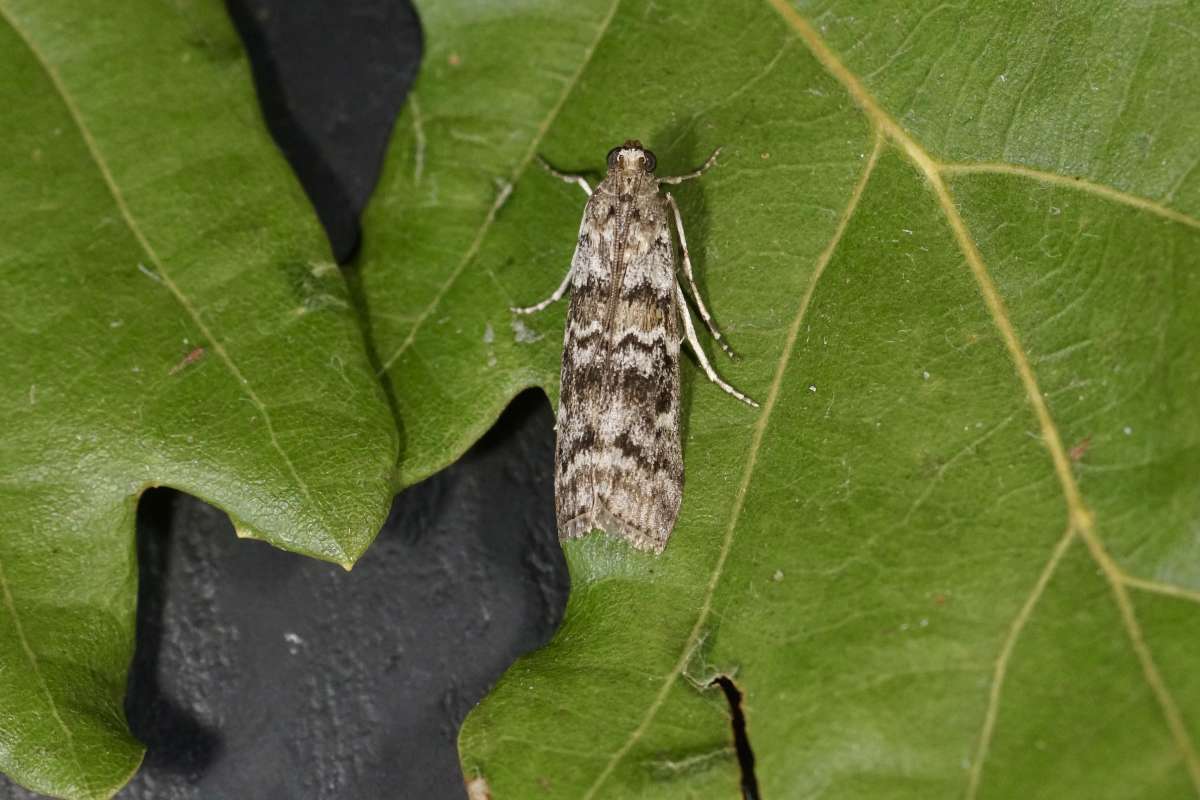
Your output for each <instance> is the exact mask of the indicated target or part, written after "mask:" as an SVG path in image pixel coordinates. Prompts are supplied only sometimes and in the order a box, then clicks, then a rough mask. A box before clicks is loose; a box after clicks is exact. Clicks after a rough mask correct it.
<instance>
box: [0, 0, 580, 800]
mask: <svg viewBox="0 0 1200 800" xmlns="http://www.w3.org/2000/svg"><path fill="white" fill-rule="evenodd" d="M228 6H229V10H230V14H231V16H232V17H233V19H234V21H235V24H236V25H237V27H238V30H239V33H240V34H241V35H242V38H243V41H244V42H245V43H246V46H247V51H248V54H249V56H250V59H251V63H252V65H253V68H254V77H255V83H256V85H257V87H258V90H259V94H260V99H261V102H262V106H263V111H264V118H265V119H266V121H267V124H268V126H269V127H270V129H271V132H272V134H273V135H274V136H275V138H276V141H277V142H278V143H279V144H280V147H281V148H282V149H283V151H284V153H285V154H286V155H287V156H288V158H289V160H290V161H291V163H292V165H293V168H294V169H295V170H296V173H297V175H298V176H299V177H300V179H301V181H302V182H303V183H304V185H305V188H306V190H307V191H308V194H309V197H310V198H311V199H312V201H313V205H314V207H315V208H316V210H317V213H318V216H319V217H320V219H321V221H322V223H323V224H324V225H325V227H326V230H327V232H328V233H329V237H330V244H331V249H332V251H333V253H334V255H335V257H336V258H338V260H339V261H340V262H342V263H343V264H345V265H347V266H346V269H347V270H348V277H349V278H350V280H351V285H354V283H355V280H354V269H355V267H354V265H353V255H354V253H355V252H356V250H357V246H358V242H359V237H360V233H359V226H358V218H359V214H360V213H361V211H362V209H363V207H364V205H365V204H366V202H367V199H368V198H369V195H370V192H371V190H372V189H373V187H374V185H375V181H376V179H377V177H378V171H379V166H380V161H381V159H382V156H383V153H384V149H385V147H386V143H387V139H388V136H389V135H390V132H391V127H392V124H393V122H394V119H395V115H396V114H397V113H398V111H399V108H400V106H401V105H402V103H403V99H404V96H405V94H406V93H407V91H408V88H409V87H410V85H411V83H412V81H413V79H414V78H415V75H416V72H417V68H418V65H419V61H420V53H421V33H420V26H419V22H418V20H417V17H416V15H415V13H414V12H413V11H412V9H411V7H410V6H409V5H408V4H407V3H405V2H400V0H229V3H228ZM553 424H554V419H553V414H552V412H551V409H550V407H549V405H548V403H547V401H546V398H545V396H544V395H542V394H541V393H540V392H526V393H525V394H523V395H521V396H520V397H518V398H517V399H516V400H515V401H514V402H513V404H512V405H511V406H510V407H509V409H508V410H507V411H506V412H505V413H504V415H503V416H502V418H501V419H500V421H499V422H498V423H497V424H496V426H495V427H494V428H493V429H492V431H491V432H490V433H489V434H488V435H487V436H486V437H484V439H483V440H482V441H481V442H480V443H479V444H477V445H476V446H475V447H474V448H472V449H471V451H470V452H469V453H468V454H467V455H466V457H465V458H463V459H462V460H461V461H460V462H459V463H457V464H455V465H454V466H452V467H450V468H449V469H447V470H445V471H444V472H442V473H440V474H439V475H436V476H435V477H433V478H431V479H430V480H428V481H426V482H425V483H422V484H420V485H419V486H415V487H413V488H411V489H409V490H407V491H405V492H404V493H402V494H401V495H400V496H399V497H397V498H396V501H395V503H394V505H393V507H392V512H391V516H390V517H389V519H388V522H387V524H386V525H385V527H384V529H383V531H382V532H381V533H380V534H379V538H378V539H377V541H376V542H375V544H374V545H373V546H372V547H371V549H370V550H368V552H367V554H366V555H365V556H364V557H363V558H362V560H361V561H359V563H358V565H357V566H356V567H355V568H354V570H353V572H349V573H348V572H345V571H344V570H342V569H341V568H340V567H337V566H334V565H331V564H326V563H322V562H318V561H313V560H309V559H305V558H302V557H299V556H295V555H291V554H288V553H284V552H282V551H280V550H275V549H273V548H271V547H269V546H268V545H265V544H262V543H260V542H253V541H245V540H239V539H236V538H235V536H234V533H233V528H232V526H231V525H230V523H229V521H228V520H227V518H226V517H225V515H224V514H222V513H220V512H218V511H216V510H214V509H212V508H210V507H209V506H207V505H205V504H204V503H202V502H200V501H198V500H196V499H194V498H191V497H188V496H186V495H181V494H178V493H176V492H172V491H170V490H165V489H164V490H156V491H152V492H149V493H147V494H146V495H145V496H143V498H142V500H141V504H140V506H139V509H138V526H137V527H138V534H137V535H138V551H139V558H140V579H141V588H140V590H139V595H138V635H137V652H136V655H135V658H134V664H133V668H132V671H131V675H130V681H129V695H128V697H127V701H126V713H127V715H128V718H129V723H130V726H131V728H132V730H133V732H134V734H135V735H136V736H137V737H138V738H139V739H141V740H142V741H143V742H145V743H146V745H147V747H148V751H147V754H146V760H145V763H144V764H143V766H142V769H141V770H140V772H139V773H138V775H137V776H136V777H135V778H134V779H133V781H132V782H131V783H130V784H129V786H128V787H127V788H126V789H125V790H123V791H122V792H121V793H120V794H119V795H118V797H120V798H126V799H127V800H134V798H136V799H137V800H152V799H153V800H184V799H185V798H186V799H187V800H193V799H195V798H254V799H255V800H260V799H261V800H276V799H278V800H284V798H289V799H291V798H304V799H305V800H307V799H308V798H322V799H324V798H342V799H343V800H355V799H356V798H372V799H374V798H410V797H411V798H462V797H463V796H464V790H463V782H462V776H461V774H460V771H459V766H458V758H457V749H456V738H457V732H458V727H459V724H460V723H461V721H462V719H463V717H464V716H465V715H466V713H467V711H469V710H470V708H471V707H472V706H473V705H474V704H475V703H476V702H478V700H479V699H480V698H482V697H483V695H484V694H486V692H487V690H488V688H489V687H490V686H491V684H492V683H494V682H495V681H496V680H497V679H498V678H499V676H500V675H501V674H502V673H503V671H504V670H505V669H506V668H507V667H508V666H509V664H511V663H512V661H513V660H514V659H515V658H516V657H517V656H519V655H520V654H521V653H523V652H526V651H528V650H530V649H532V648H535V647H538V646H540V645H541V644H543V643H544V642H546V641H547V640H548V639H549V637H550V636H551V635H552V634H553V632H554V629H555V628H556V627H557V625H558V622H559V620H560V618H561V615H562V610H563V608H564V606H565V603H566V595H567V589H568V578H567V573H566V565H565V563H564V561H563V557H562V552H561V550H560V548H559V545H558V542H557V537H556V536H555V523H554V509H553V477H552V476H553V439H554V433H553ZM313 446H314V447H320V442H319V441H314V442H313ZM35 796H36V795H33V794H31V793H29V792H27V791H25V790H23V789H20V788H18V787H16V786H15V785H13V784H11V783H10V782H8V781H6V780H5V779H4V778H3V777H2V776H0V798H31V797H35Z"/></svg>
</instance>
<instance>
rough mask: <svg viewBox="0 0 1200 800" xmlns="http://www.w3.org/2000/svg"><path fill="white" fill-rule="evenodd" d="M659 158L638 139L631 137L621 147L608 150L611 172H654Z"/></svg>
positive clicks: (650, 173)
mask: <svg viewBox="0 0 1200 800" xmlns="http://www.w3.org/2000/svg"><path fill="white" fill-rule="evenodd" d="M657 164H658V159H656V158H655V157H654V153H651V152H650V151H649V150H647V149H646V148H644V147H642V143H641V142H639V141H638V140H637V139H629V140H628V141H626V142H625V144H623V145H621V146H620V147H614V148H613V149H612V150H609V151H608V171H609V172H618V171H619V172H644V173H646V174H647V175H652V174H654V167H655V166H656V165H657Z"/></svg>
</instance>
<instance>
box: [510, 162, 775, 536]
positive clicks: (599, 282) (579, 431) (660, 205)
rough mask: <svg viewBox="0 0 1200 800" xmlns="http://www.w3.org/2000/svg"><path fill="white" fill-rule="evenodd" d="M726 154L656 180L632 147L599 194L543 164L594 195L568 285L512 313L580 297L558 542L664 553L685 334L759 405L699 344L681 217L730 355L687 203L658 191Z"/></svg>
mask: <svg viewBox="0 0 1200 800" xmlns="http://www.w3.org/2000/svg"><path fill="white" fill-rule="evenodd" d="M720 152H721V150H720V148H717V150H716V151H714V152H713V154H712V155H711V156H710V157H709V158H708V160H707V161H706V162H704V165H703V166H701V167H700V168H699V169H697V170H694V171H693V172H690V173H688V174H686V175H679V176H676V177H668V178H658V177H655V174H654V169H655V165H656V161H657V160H656V159H655V157H654V153H652V152H650V151H649V150H647V149H646V148H644V147H642V144H641V142H638V141H637V140H629V141H626V142H625V144H623V145H621V146H619V147H614V148H613V149H612V150H610V151H609V153H608V158H607V166H608V171H607V174H606V175H605V177H604V180H602V181H601V182H600V183H599V184H598V185H597V186H596V190H595V191H594V192H593V191H592V188H591V187H590V186H589V185H588V182H587V180H586V179H584V178H583V177H582V176H580V175H567V174H564V173H561V172H558V171H557V170H554V169H552V168H551V167H549V165H547V164H545V163H544V162H543V164H542V165H543V166H544V167H545V168H546V169H547V171H549V172H550V173H551V174H553V175H555V176H556V177H558V178H561V179H562V180H564V181H568V182H570V183H576V184H578V185H579V186H581V187H582V188H583V190H584V191H585V192H587V194H588V201H587V205H586V206H585V207H584V210H583V221H582V222H581V223H580V225H579V241H578V244H577V245H576V247H575V255H574V257H573V258H572V259H571V268H570V269H569V270H568V271H567V275H566V277H565V278H564V279H563V281H562V284H561V285H559V287H558V288H557V289H556V290H555V291H554V294H552V295H550V297H548V298H546V299H545V300H543V301H542V302H540V303H538V304H537V305H533V306H529V307H527V308H514V309H512V311H513V312H515V313H519V314H532V313H534V312H537V311H541V310H542V309H544V308H546V307H547V306H549V305H550V304H551V303H554V302H556V301H558V300H560V299H561V298H562V297H563V295H565V294H566V293H567V290H568V289H570V292H571V300H570V307H569V310H568V311H567V325H566V331H565V333H564V335H563V357H562V391H561V394H560V396H559V406H558V443H557V447H556V451H555V477H554V500H555V509H556V512H557V517H558V533H559V537H560V538H563V539H571V538H575V537H579V536H584V535H586V534H588V533H590V532H591V531H593V530H602V531H605V532H606V533H608V534H610V535H615V536H620V537H622V538H624V539H627V540H628V541H629V542H630V543H631V544H632V545H633V546H634V547H636V548H638V549H641V550H649V551H652V552H655V553H661V552H662V551H663V548H665V547H666V545H667V539H668V538H669V537H670V535H671V529H672V528H673V527H674V526H675V518H676V516H677V515H678V513H679V505H680V502H681V501H682V500H683V447H682V442H681V440H680V433H679V347H680V344H681V342H682V340H683V339H684V338H685V337H686V339H687V341H688V343H689V344H690V345H691V348H692V352H693V353H695V355H696V359H697V360H698V361H699V362H700V366H701V367H702V368H703V369H704V373H705V375H707V376H708V378H709V380H711V381H712V382H713V383H715V384H717V385H718V386H720V387H721V388H722V389H724V390H725V391H726V392H728V393H729V394H731V395H733V396H734V397H736V398H737V399H739V400H741V401H742V402H744V403H747V404H749V405H751V406H754V407H757V406H758V404H757V403H755V402H754V401H753V400H751V399H750V398H748V397H746V396H745V395H744V394H742V393H741V392H739V391H738V390H737V389H735V388H733V387H732V386H730V385H729V384H728V383H726V382H725V381H723V380H721V377H720V376H719V375H717V373H716V370H714V369H713V367H712V365H711V364H710V363H709V361H708V358H707V357H706V356H705V355H704V349H703V348H702V347H701V346H700V343H699V341H697V338H696V330H695V327H694V326H693V324H692V317H691V312H690V310H689V307H688V302H687V299H686V297H685V295H684V291H683V288H682V286H681V285H680V282H679V280H678V277H677V275H676V260H675V245H674V242H673V240H672V236H671V225H670V221H671V219H672V218H674V223H675V230H676V231H677V232H678V234H679V247H680V251H681V253H682V256H683V257H682V264H683V274H684V276H685V277H686V279H687V283H688V287H689V288H690V289H691V295H692V300H693V302H694V303H695V305H696V309H697V311H698V312H699V314H700V319H701V320H703V321H704V324H705V326H706V327H707V328H708V330H709V331H710V332H711V333H712V335H713V338H714V339H715V340H716V341H717V343H718V344H720V345H721V347H722V349H724V350H725V352H726V353H728V354H729V355H730V356H732V355H733V353H732V351H731V350H729V348H728V347H726V346H725V343H724V342H723V341H722V340H721V333H720V331H718V330H717V327H716V325H715V324H714V323H713V320H712V315H711V314H710V313H709V311H708V309H707V308H706V307H705V305H704V301H703V299H701V297H700V292H699V291H698V290H697V288H696V281H695V278H694V277H693V275H692V261H691V257H690V255H689V254H688V247H687V239H686V238H685V237H684V233H683V220H682V218H681V216H680V213H679V206H678V205H677V204H676V202H675V199H674V198H673V197H672V196H671V194H670V192H663V191H661V186H662V184H679V183H682V182H683V181H686V180H691V179H692V178H698V177H700V176H701V175H702V174H704V173H705V172H707V171H708V170H709V169H710V168H711V167H712V166H713V165H714V164H716V160H717V155H718V154H719V153H720Z"/></svg>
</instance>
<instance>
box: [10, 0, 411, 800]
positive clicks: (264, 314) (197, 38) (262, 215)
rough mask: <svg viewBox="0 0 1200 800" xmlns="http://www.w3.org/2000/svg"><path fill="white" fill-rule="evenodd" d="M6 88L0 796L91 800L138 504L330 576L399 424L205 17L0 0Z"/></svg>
mask: <svg viewBox="0 0 1200 800" xmlns="http://www.w3.org/2000/svg"><path fill="white" fill-rule="evenodd" d="M0 65H2V66H0V71H2V72H3V75H4V80H2V81H0V107H2V108H3V109H4V111H3V113H0V174H2V175H3V187H4V189H3V194H2V195H0V206H2V208H3V213H2V215H0V219H2V222H0V231H2V232H0V309H2V310H0V316H2V319H3V326H2V327H3V334H2V335H0V369H2V371H3V378H4V379H3V382H2V383H3V393H2V394H0V428H2V429H3V434H2V439H0V507H2V508H3V510H4V514H3V522H2V523H0V525H2V527H0V770H3V771H4V772H6V773H8V774H9V775H10V776H11V777H12V778H13V779H15V780H17V781H18V782H20V783H22V784H24V785H26V786H28V787H30V788H32V789H35V790H37V791H40V792H45V793H48V794H53V795H59V796H64V797H75V798H96V797H108V796H111V795H112V794H113V793H114V792H115V791H116V790H117V789H118V788H119V787H120V786H121V785H122V784H123V783H124V782H125V781H126V780H127V779H128V778H129V777H130V776H131V775H132V773H133V772H134V770H135V769H136V768H137V765H138V763H139V761H140V759H141V753H142V748H141V745H140V744H139V743H138V742H137V741H135V740H134V739H133V738H132V737H131V736H130V734H129V733H128V731H127V729H126V726H125V717H124V713H123V710H122V700H123V696H124V691H125V674H126V670H127V668H128V665H129V661H130V658H131V656H132V651H133V636H134V632H133V628H134V602H135V594H136V592H135V590H136V581H137V567H136V563H135V552H134V511H135V506H136V503H137V498H138V495H139V494H140V493H141V492H142V491H143V490H144V489H145V488H146V487H149V486H156V485H168V486H173V487H176V488H178V489H182V490H183V491H186V492H189V493H191V494H194V495H196V496H198V497H201V498H203V499H205V500H207V501H209V502H211V503H213V504H215V505H217V506H219V507H221V508H222V509H224V510H226V511H227V512H228V513H229V514H230V516H231V517H233V519H234V520H235V522H236V525H237V528H238V530H239V532H240V533H241V534H242V535H246V536H253V537H256V538H260V539H263V540H265V541H268V542H271V543H272V544H275V545H277V546H280V547H284V548H287V549H289V550H293V551H296V552H299V553H305V554H308V555H312V556H316V557H319V558H325V559H329V560H333V561H337V562H341V563H343V564H345V565H346V566H347V567H348V566H349V565H350V564H351V563H352V562H353V561H354V560H355V559H356V558H357V557H358V556H359V555H360V554H361V553H362V551H363V550H364V548H365V547H366V546H367V544H368V543H369V542H370V540H371V539H372V537H373V536H374V535H375V533H376V531H377V530H378V529H379V526H380V525H381V524H382V521H383V519H384V516H385V514H386V511H387V506H388V503H389V500H390V497H391V494H392V490H391V479H392V473H393V470H394V464H395V455H396V448H397V443H396V434H395V426H394V423H393V421H392V418H391V414H390V412H389V410H388V407H387V403H386V400H385V397H384V395H383V393H382V390H381V387H380V386H379V384H378V381H377V380H376V379H375V376H374V375H373V371H372V369H371V368H370V366H369V364H368V363H367V359H366V356H365V350H364V348H363V342H362V338H361V334H360V331H359V326H358V324H357V322H356V321H355V319H354V316H353V314H352V312H351V310H350V304H349V299H348V294H347V292H346V287H345V285H344V282H343V280H342V278H341V276H340V275H339V273H338V270H337V269H336V267H335V266H334V265H332V264H330V263H328V262H327V256H325V255H324V253H326V252H327V246H326V245H325V243H324V241H323V239H322V236H321V233H320V231H319V229H318V228H317V226H316V224H315V221H313V219H312V213H311V211H310V209H309V208H308V206H307V203H306V201H305V199H304V197H303V194H302V193H301V192H300V190H299V188H298V186H296V184H295V181H294V180H293V178H292V177H291V176H290V174H289V172H288V169H287V166H286V165H285V164H284V163H283V161H282V159H281V158H280V157H279V156H278V154H277V153H276V152H275V149H274V147H273V145H272V143H271V141H270V139H269V138H268V136H267V135H266V133H265V132H264V130H263V126H262V123H261V120H260V117H259V112H258V110H257V107H256V104H255V101H254V96H253V90H252V87H251V83H250V79H249V75H248V69H247V65H246V63H245V59H244V57H243V55H242V51H241V46H240V43H239V42H238V40H237V38H236V36H235V34H234V33H233V31H232V29H231V27H230V25H229V23H228V21H227V20H226V18H225V13H224V9H223V7H222V5H221V4H220V3H215V2H178V3H158V2H150V0H137V1H136V2H122V3H115V4H114V3H100V2H92V1H90V0H89V1H88V2H70V3H39V2H27V1H26V0H2V2H0Z"/></svg>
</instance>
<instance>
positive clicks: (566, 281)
mask: <svg viewBox="0 0 1200 800" xmlns="http://www.w3.org/2000/svg"><path fill="white" fill-rule="evenodd" d="M574 273H575V265H574V264H572V265H571V268H570V269H569V270H567V276H566V277H565V278H563V282H562V283H561V284H559V287H558V288H557V289H555V290H554V294H552V295H550V296H549V297H547V298H546V299H545V300H543V301H542V302H540V303H538V304H537V305H533V306H526V307H525V308H516V307H510V308H509V309H508V310H509V311H511V312H513V313H514V314H536V313H537V312H539V311H541V310H542V309H543V308H545V307H546V306H548V305H550V304H551V303H557V302H558V301H559V300H561V299H562V296H563V295H564V294H566V293H567V289H568V288H570V286H571V276H572V275H573V274H574Z"/></svg>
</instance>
